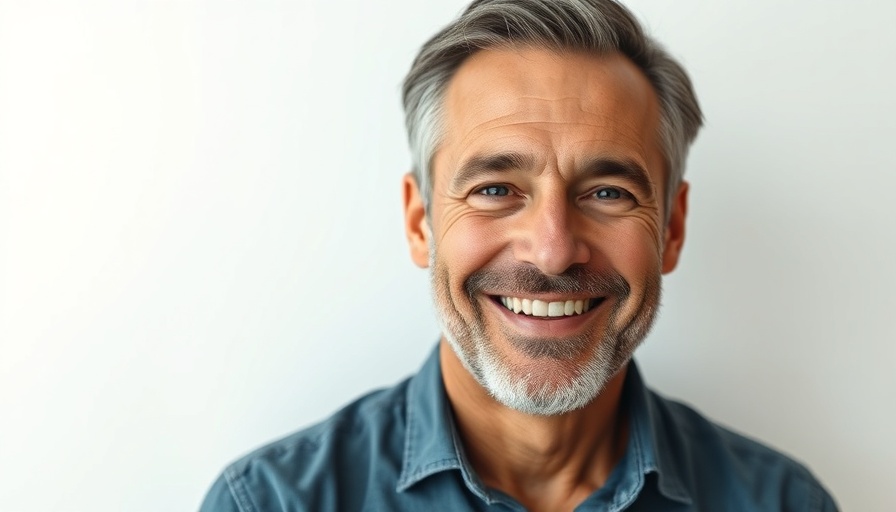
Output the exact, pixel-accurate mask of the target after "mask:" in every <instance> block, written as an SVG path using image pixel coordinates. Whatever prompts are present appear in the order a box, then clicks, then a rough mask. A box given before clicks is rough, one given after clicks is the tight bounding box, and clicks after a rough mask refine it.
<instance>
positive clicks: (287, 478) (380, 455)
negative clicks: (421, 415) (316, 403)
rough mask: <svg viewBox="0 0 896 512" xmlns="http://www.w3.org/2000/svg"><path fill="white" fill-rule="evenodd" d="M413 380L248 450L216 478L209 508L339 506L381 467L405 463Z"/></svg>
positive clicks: (243, 511)
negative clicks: (407, 405)
mask: <svg viewBox="0 0 896 512" xmlns="http://www.w3.org/2000/svg"><path fill="white" fill-rule="evenodd" d="M406 388H407V381H404V382H402V383H400V384H398V385H396V386H394V387H392V388H389V389H384V390H378V391H374V392H371V393H369V394H367V395H365V396H363V397H361V398H359V399H357V400H355V401H354V402H352V403H350V404H348V405H347V406H345V407H343V408H342V409H341V410H339V411H338V412H336V413H335V414H333V415H332V416H330V417H329V418H327V419H325V420H324V421H322V422H320V423H318V424H315V425H313V426H310V427H308V428H305V429H303V430H300V431H298V432H295V433H293V434H291V435H289V436H286V437H284V438H282V439H279V440H277V441H274V442H272V443H269V444H267V445H265V446H263V447H261V448H258V449H256V450H254V451H253V452H251V453H249V454H248V455H245V456H243V457H241V458H240V459H238V460H237V461H235V462H233V463H232V464H230V465H229V466H227V468H225V470H224V471H223V473H222V474H221V476H220V477H219V478H218V481H217V482H216V483H215V484H214V485H213V486H212V488H211V490H210V491H209V494H208V495H207V496H206V501H205V505H204V508H203V510H209V511H211V510H228V511H230V510H233V511H239V512H250V511H252V512H254V511H261V510H276V509H279V508H281V507H282V506H284V505H287V504H288V506H286V507H285V508H288V509H290V510H324V509H328V510H332V509H335V508H336V503H337V502H339V501H344V499H345V496H348V495H359V494H361V495H363V488H364V487H365V486H367V485H369V484H370V478H368V477H369V475H370V473H372V472H374V469H375V471H383V470H384V468H388V467H389V466H393V467H395V468H400V465H401V459H400V458H401V454H402V451H401V450H402V445H403V442H404V440H403V436H402V434H403V432H404V422H405V414H404V413H405V396H406ZM374 465H376V467H375V468H374ZM398 471H399V469H396V470H395V472H396V474H397V472H398ZM348 490H350V491H351V492H349V493H347V492H345V491H348ZM224 503H226V504H231V503H232V505H231V506H229V508H225V507H224V506H223V505H222V504H224ZM342 505H345V504H344V503H342Z"/></svg>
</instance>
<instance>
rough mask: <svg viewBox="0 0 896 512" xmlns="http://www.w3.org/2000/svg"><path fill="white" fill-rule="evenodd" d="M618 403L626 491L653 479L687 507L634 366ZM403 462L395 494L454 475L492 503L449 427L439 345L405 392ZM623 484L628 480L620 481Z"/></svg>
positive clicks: (658, 416) (668, 443)
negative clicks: (625, 424) (626, 414)
mask: <svg viewBox="0 0 896 512" xmlns="http://www.w3.org/2000/svg"><path fill="white" fill-rule="evenodd" d="M623 389H624V391H623V393H624V394H623V401H624V403H627V404H628V407H629V411H630V414H631V419H630V426H631V430H630V434H629V442H628V448H627V453H626V456H625V461H623V462H620V466H622V465H623V464H624V465H626V466H629V467H626V468H617V469H624V470H626V472H629V471H631V472H634V473H635V474H633V475H630V476H631V477H635V479H636V480H635V481H630V482H629V483H630V485H631V486H632V487H635V488H636V489H635V490H636V491H639V490H640V488H641V487H642V486H643V482H644V476H645V475H646V474H648V473H650V472H656V473H658V476H659V479H658V487H659V491H660V492H661V493H662V494H663V495H664V496H666V497H667V498H669V499H672V500H675V501H681V502H683V503H691V498H690V496H689V495H688V493H687V491H686V487H685V486H684V485H683V483H682V481H681V478H680V475H679V473H678V472H679V469H678V468H677V467H676V465H675V458H674V453H675V451H674V450H673V448H674V446H675V441H674V439H673V438H670V435H669V432H668V426H666V425H665V421H664V420H665V415H664V414H663V411H662V410H660V409H659V407H660V406H659V404H658V403H657V401H656V397H654V396H653V395H652V393H651V392H650V390H649V389H648V388H647V386H645V385H644V381H643V379H642V378H641V373H640V371H639V370H638V367H637V365H636V364H635V362H634V360H632V361H631V362H630V363H629V366H628V371H627V375H626V378H625V384H624V388H623ZM406 421H407V423H406V431H405V444H404V456H403V462H402V468H401V474H400V475H399V478H398V484H397V487H396V490H397V491H398V492H404V491H405V490H407V489H409V488H410V487H412V486H413V485H414V484H416V483H418V482H420V481H421V480H423V479H425V478H427V477H428V476H430V475H433V474H435V473H439V472H441V471H447V470H459V471H460V472H461V473H462V476H463V479H464V481H465V483H466V484H467V486H468V487H469V488H470V489H471V490H472V491H473V492H474V493H475V494H477V495H479V496H480V497H481V498H483V499H484V500H486V501H487V502H491V501H493V500H492V497H491V496H490V493H488V492H487V491H486V489H485V486H484V485H483V484H482V482H481V481H480V480H479V478H478V477H477V476H476V474H475V472H474V471H473V470H472V468H471V467H470V465H469V464H468V463H467V461H466V457H465V455H464V451H463V446H462V444H461V441H460V438H459V437H458V434H457V429H456V428H455V425H454V418H453V415H452V412H451V407H450V404H449V403H448V397H447V395H446V393H445V388H444V385H443V383H442V371H441V364H440V361H439V349H438V345H437V346H436V348H435V349H434V350H433V351H432V353H431V354H430V356H429V358H428V359H427V360H426V362H425V363H424V365H423V368H422V369H421V370H420V372H418V373H417V375H415V376H414V377H413V378H411V381H410V383H409V384H408V388H407V418H406ZM625 480H629V479H628V478H625Z"/></svg>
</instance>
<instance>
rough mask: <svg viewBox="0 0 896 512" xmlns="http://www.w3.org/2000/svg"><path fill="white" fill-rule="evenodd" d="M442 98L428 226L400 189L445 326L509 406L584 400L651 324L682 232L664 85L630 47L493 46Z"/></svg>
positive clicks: (571, 405)
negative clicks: (659, 91) (665, 130)
mask: <svg viewBox="0 0 896 512" xmlns="http://www.w3.org/2000/svg"><path fill="white" fill-rule="evenodd" d="M444 107H445V114H444V115H445V117H444V121H445V132H444V133H445V137H444V139H443V141H442V144H441V145H440V146H439V149H438V151H437V152H436V154H435V155H434V159H433V176H432V180H433V196H432V200H431V202H430V205H431V206H430V208H431V210H430V221H431V223H428V222H427V220H426V218H425V216H424V215H423V213H422V206H421V204H422V202H421V201H420V198H419V191H418V190H417V189H416V187H415V185H414V183H413V181H412V180H410V179H409V180H408V181H406V198H405V199H406V200H405V206H406V214H407V217H406V218H407V227H408V237H409V240H410V241H411V247H412V254H413V257H414V259H415V261H416V262H417V263H418V264H419V265H421V266H427V265H428V266H429V267H430V270H431V276H432V284H433V292H434V297H435V301H436V308H437V312H438V315H439V318H440V320H441V323H442V328H443V332H444V336H445V338H446V339H447V340H448V342H449V343H450V344H451V346H452V347H453V348H454V351H455V353H456V354H457V356H458V358H459V359H460V361H461V362H462V363H463V365H464V366H465V367H466V369H467V370H468V371H469V372H470V373H471V374H472V375H473V377H475V378H476V380H477V381H478V382H479V383H480V384H481V385H482V386H483V387H485V388H486V389H487V390H488V391H489V392H490V393H491V394H492V396H494V397H495V398H496V399H497V400H499V401H500V402H502V403H503V404H504V405H506V406H508V407H512V408H514V409H517V410H520V411H523V412H527V413H530V414H559V413H563V412H567V411H569V410H572V409H576V408H578V407H582V406H584V405H585V404H587V403H588V402H590V401H591V400H592V399H593V398H594V397H595V396H596V395H597V394H598V393H599V392H600V390H601V389H602V388H603V386H604V385H605V384H606V382H607V381H608V380H609V379H610V378H611V377H612V376H613V375H615V374H616V373H617V372H618V370H619V369H620V368H621V367H622V366H623V365H624V364H625V363H626V362H627V361H628V359H629V358H630V357H631V354H632V352H633V351H634V349H635V347H636V346H637V345H638V343H639V342H640V341H641V340H642V339H643V337H644V336H645V335H646V333H647V331H648V329H649V327H650V325H651V323H652V320H653V317H654V314H655V312H656V308H657V306H658V303H659V297H660V276H661V273H662V272H668V271H670V270H672V269H673V268H674V267H675V264H676V262H677V257H678V253H679V251H680V248H681V243H682V240H683V231H684V213H685V209H686V193H687V189H686V186H683V187H682V188H681V190H680V191H679V193H678V194H677V195H676V196H675V203H674V204H673V208H672V214H671V215H670V219H669V222H668V223H666V221H665V219H664V217H663V211H664V210H663V208H664V205H663V204H662V199H663V197H664V193H663V192H664V190H663V184H664V183H665V172H666V171H665V164H664V160H663V157H662V154H661V152H660V146H659V141H658V139H657V132H658V130H657V127H658V123H659V110H658V102H657V98H656V94H655V93H654V91H653V89H652V87H651V86H650V84H649V82H648V81H647V79H646V78H645V77H644V76H643V74H642V73H641V72H640V71H639V70H638V69H637V67H636V66H635V65H634V64H632V63H631V62H630V61H628V60H627V59H626V58H624V57H622V56H620V55H615V54H613V55H605V56H595V55H586V54H580V53H564V54H559V53H554V52H550V51H547V50H540V49H515V50H509V49H508V50H485V51H480V52H478V53H476V54H475V55H473V56H472V57H470V58H469V59H468V60H467V61H465V62H464V64H463V65H462V66H461V67H460V69H459V70H458V71H457V74H456V75H455V77H454V79H453V80H452V82H451V83H450V85H449V87H448V90H447V93H446V99H445V105H444Z"/></svg>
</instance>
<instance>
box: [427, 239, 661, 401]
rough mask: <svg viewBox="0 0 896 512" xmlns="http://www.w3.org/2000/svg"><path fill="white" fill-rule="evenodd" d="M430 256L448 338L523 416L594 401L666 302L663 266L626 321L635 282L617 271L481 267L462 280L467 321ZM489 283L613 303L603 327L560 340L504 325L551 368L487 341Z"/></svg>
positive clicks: (487, 385)
mask: <svg viewBox="0 0 896 512" xmlns="http://www.w3.org/2000/svg"><path fill="white" fill-rule="evenodd" d="M431 249H432V248H431ZM430 255H431V261H430V267H429V268H430V280H431V281H432V290H433V299H434V302H435V307H436V314H437V317H438V319H439V323H440V325H441V328H442V333H443V335H444V336H445V339H446V340H447V341H448V343H449V345H450V346H451V348H452V349H453V350H454V352H455V354H457V357H458V359H460V361H461V362H462V363H463V365H464V367H465V368H466V369H467V371H469V372H470V374H471V375H473V377H474V378H475V379H476V381H477V382H479V384H480V385H481V386H482V387H483V388H484V389H485V390H486V391H487V392H488V393H489V394H490V395H491V396H492V397H493V398H494V399H495V400H497V401H498V402H500V403H501V404H503V405H504V406H506V407H509V408H511V409H514V410H517V411H520V412H522V413H525V414H531V415H538V416H553V415H559V414H564V413H567V412H570V411H573V410H576V409H580V408H582V407H584V406H585V405H587V404H589V403H590V402H591V401H592V400H594V399H595V398H596V397H597V396H598V395H599V394H600V392H601V391H602V390H603V389H604V386H606V384H607V382H608V381H609V380H610V379H611V378H612V377H613V376H614V375H616V373H618V372H619V370H621V369H622V367H623V366H625V365H626V364H627V363H628V361H629V360H630V359H631V357H632V354H633V353H634V351H635V349H636V348H637V347H638V345H640V343H641V342H642V341H643V340H644V338H645V337H646V336H647V334H648V332H649V331H650V328H651V326H652V325H653V321H654V319H655V316H656V312H657V309H658V306H659V302H660V295H661V277H660V276H661V274H660V272H659V270H657V271H656V272H655V273H652V274H651V275H649V276H647V280H646V282H645V283H644V285H645V286H644V295H643V296H642V297H641V300H640V303H639V304H638V305H637V308H636V309H635V313H634V315H633V316H632V317H631V318H630V319H629V320H628V321H626V320H625V319H623V318H622V310H623V306H624V305H625V304H626V302H627V300H629V299H630V287H629V284H628V282H627V281H626V280H625V279H624V278H623V277H622V276H621V275H619V274H618V273H615V272H606V273H597V272H595V271H592V270H589V269H586V268H584V267H580V266H576V267H571V268H570V269H569V270H568V271H567V272H566V273H564V274H563V275H561V276H546V275H544V274H542V273H541V272H539V271H538V270H536V269H534V268H533V267H531V266H519V267H513V268H509V269H501V270H490V269H482V270H479V271H477V272H475V273H474V274H472V275H471V276H470V277H468V278H467V280H466V281H465V282H464V294H465V295H466V297H463V298H464V299H466V300H467V301H468V302H469V304H470V305H471V306H472V308H473V311H474V316H475V318H474V319H473V320H472V321H467V320H465V319H464V318H463V317H462V316H461V314H460V313H459V312H458V310H457V309H456V307H455V304H456V301H455V299H454V297H453V296H452V293H451V290H450V288H449V284H448V283H449V278H450V273H449V271H448V269H447V267H446V266H445V265H442V264H441V263H440V262H439V261H438V260H437V259H436V258H435V257H434V251H432V250H431V252H430ZM499 283H500V285H498V284H499ZM483 289H501V290H507V291H508V292H509V294H512V295H514V296H526V295H531V294H534V293H549V292H553V293H558V294H564V293H566V294H573V293H576V294H583V293H587V294H588V295H589V296H592V297H598V296H602V297H606V299H605V300H608V301H610V300H612V301H613V302H612V308H613V309H612V311H611V312H610V315H609V320H608V321H607V325H606V327H605V328H604V329H603V332H596V330H597V329H596V328H592V329H590V330H588V331H586V332H584V333H582V334H580V335H577V336H573V337H569V338H566V339H562V340H557V339H550V340H546V339H541V338H535V337H526V336H520V335H519V334H518V333H515V332H510V331H509V330H508V329H503V328H502V334H503V335H504V336H505V337H506V339H507V340H508V341H509V342H510V344H511V345H512V346H513V347H514V348H515V349H516V350H518V351H519V352H520V353H522V354H525V355H526V356H528V357H529V358H531V359H534V360H536V361H537V360H542V361H545V363H546V364H545V366H546V368H550V370H549V371H542V372H539V371H538V368H537V367H536V368H523V367H520V366H519V365H514V364H512V363H510V362H509V361H506V360H505V359H504V358H503V357H502V356H501V354H500V353H499V351H498V350H497V349H496V348H495V346H494V344H493V343H492V342H491V341H490V340H489V338H488V336H487V334H486V332H485V323H484V315H483V311H482V307H481V305H480V304H479V303H478V302H477V300H476V299H477V297H481V295H482V294H481V290H483ZM583 356H584V358H583ZM583 359H584V362H581V361H582V360H583ZM577 361H579V362H577ZM558 380H559V382H558Z"/></svg>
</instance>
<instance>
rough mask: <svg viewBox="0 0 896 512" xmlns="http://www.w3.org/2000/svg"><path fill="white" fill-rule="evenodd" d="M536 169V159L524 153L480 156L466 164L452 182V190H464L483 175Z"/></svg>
mask: <svg viewBox="0 0 896 512" xmlns="http://www.w3.org/2000/svg"><path fill="white" fill-rule="evenodd" d="M534 167H535V157H533V156H532V155H526V154H523V153H514V152H508V153H497V154H493V155H478V156H474V157H473V158H471V159H469V160H467V161H466V162H464V164H463V165H462V166H461V167H460V170H458V171H457V173H456V174H455V175H454V178H453V179H452V180H451V188H452V190H462V189H463V188H465V187H466V185H467V184H469V183H470V182H473V181H476V180H477V179H479V178H480V177H481V176H483V175H488V174H494V173H496V172H502V171H511V170H531V169H532V168H534Z"/></svg>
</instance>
